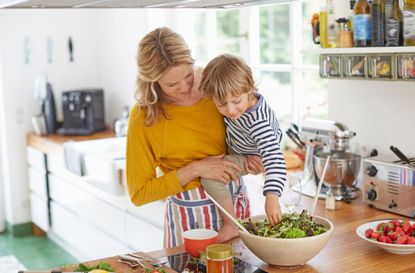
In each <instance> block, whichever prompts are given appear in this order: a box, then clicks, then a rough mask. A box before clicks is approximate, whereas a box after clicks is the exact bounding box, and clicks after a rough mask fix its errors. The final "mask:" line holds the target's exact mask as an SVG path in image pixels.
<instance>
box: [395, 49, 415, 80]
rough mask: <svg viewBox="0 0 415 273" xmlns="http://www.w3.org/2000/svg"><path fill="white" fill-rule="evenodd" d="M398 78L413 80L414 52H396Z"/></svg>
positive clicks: (414, 73)
mask: <svg viewBox="0 0 415 273" xmlns="http://www.w3.org/2000/svg"><path fill="white" fill-rule="evenodd" d="M397 63H398V65H397V66H398V71H397V72H398V79H402V80H415V54H398V56H397Z"/></svg>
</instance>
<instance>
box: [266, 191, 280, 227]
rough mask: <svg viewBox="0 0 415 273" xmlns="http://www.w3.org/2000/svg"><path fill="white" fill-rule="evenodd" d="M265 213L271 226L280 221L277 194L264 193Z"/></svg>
mask: <svg viewBox="0 0 415 273" xmlns="http://www.w3.org/2000/svg"><path fill="white" fill-rule="evenodd" d="M265 213H266V214H267V218H268V222H269V223H270V225H271V226H274V225H276V224H278V223H279V222H280V221H281V218H282V216H281V207H280V197H279V196H278V195H277V194H275V193H271V192H267V193H266V200H265Z"/></svg>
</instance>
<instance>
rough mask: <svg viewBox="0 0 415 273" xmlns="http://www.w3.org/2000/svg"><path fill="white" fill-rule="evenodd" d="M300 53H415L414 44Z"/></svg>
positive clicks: (328, 49) (313, 49)
mask: <svg viewBox="0 0 415 273" xmlns="http://www.w3.org/2000/svg"><path fill="white" fill-rule="evenodd" d="M301 53H303V54H307V55H311V54H369V53H370V54H372V53H374V54H377V53H415V46H397V47H351V48H317V47H316V48H309V49H303V50H301Z"/></svg>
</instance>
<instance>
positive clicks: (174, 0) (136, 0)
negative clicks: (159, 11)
mask: <svg viewBox="0 0 415 273" xmlns="http://www.w3.org/2000/svg"><path fill="white" fill-rule="evenodd" d="M292 1H298V0H0V8H14V9H18V8H238V7H245V6H252V5H264V4H277V3H284V2H285V3H286V2H292Z"/></svg>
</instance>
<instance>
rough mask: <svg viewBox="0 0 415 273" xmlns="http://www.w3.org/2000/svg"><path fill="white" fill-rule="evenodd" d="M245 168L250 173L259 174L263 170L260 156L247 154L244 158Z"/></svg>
mask: <svg viewBox="0 0 415 273" xmlns="http://www.w3.org/2000/svg"><path fill="white" fill-rule="evenodd" d="M244 167H245V170H246V171H247V172H248V173H250V174H260V173H263V172H264V166H263V165H262V158H261V157H260V156H258V155H248V156H246V160H245V166H244Z"/></svg>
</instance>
